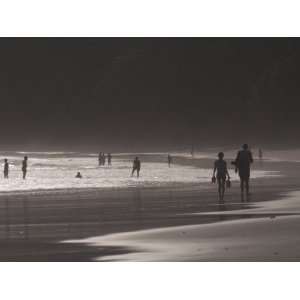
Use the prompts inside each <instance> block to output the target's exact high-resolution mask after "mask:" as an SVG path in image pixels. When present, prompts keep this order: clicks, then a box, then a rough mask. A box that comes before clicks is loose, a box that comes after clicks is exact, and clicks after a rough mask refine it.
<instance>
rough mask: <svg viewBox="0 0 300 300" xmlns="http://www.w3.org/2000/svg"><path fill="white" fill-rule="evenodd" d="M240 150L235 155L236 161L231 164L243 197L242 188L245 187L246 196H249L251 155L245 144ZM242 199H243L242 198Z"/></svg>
mask: <svg viewBox="0 0 300 300" xmlns="http://www.w3.org/2000/svg"><path fill="white" fill-rule="evenodd" d="M242 148H243V149H242V150H240V151H239V152H238V153H237V156H236V159H235V161H234V162H232V164H234V165H235V172H237V171H238V172H239V177H240V184H241V194H242V196H243V195H244V186H245V187H246V195H247V196H248V195H249V179H250V165H251V164H252V163H253V157H252V153H251V151H250V150H249V147H248V145H247V144H244V145H243V146H242ZM242 199H243V197H242Z"/></svg>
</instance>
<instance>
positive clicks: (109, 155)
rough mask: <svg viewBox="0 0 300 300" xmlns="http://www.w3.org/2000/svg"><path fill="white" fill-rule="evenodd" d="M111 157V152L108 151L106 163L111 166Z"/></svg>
mask: <svg viewBox="0 0 300 300" xmlns="http://www.w3.org/2000/svg"><path fill="white" fill-rule="evenodd" d="M111 158H112V156H111V153H108V154H107V163H108V165H109V166H111Z"/></svg>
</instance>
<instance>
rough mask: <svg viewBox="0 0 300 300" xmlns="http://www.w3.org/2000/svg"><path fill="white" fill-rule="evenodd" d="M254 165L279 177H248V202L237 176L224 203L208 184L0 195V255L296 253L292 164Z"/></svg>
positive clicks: (258, 256) (226, 256)
mask: <svg viewBox="0 0 300 300" xmlns="http://www.w3.org/2000/svg"><path fill="white" fill-rule="evenodd" d="M177 163H180V164H193V165H196V166H202V167H206V166H211V163H212V161H211V160H208V159H199V160H190V159H185V158H178V159H177ZM254 167H255V168H256V169H263V170H271V171H280V172H281V175H282V177H273V178H268V179H265V178H260V179H255V180H253V182H252V188H253V189H252V195H251V198H250V199H248V201H246V200H245V199H244V201H241V197H240V193H239V188H238V184H237V183H234V184H233V188H231V189H230V190H229V191H227V194H226V198H225V203H219V202H218V198H217V195H216V187H215V186H212V185H210V184H201V185H197V186H185V187H164V188H147V189H141V188H134V189H127V190H124V189H120V190H105V191H103V190H78V191H72V190H69V191H63V190H62V191H59V190H58V191H51V192H46V191H45V192H39V193H19V194H16V195H1V196H0V238H1V241H0V247H1V248H0V249H1V250H0V260H1V261H89V260H163V261H183V260H184V261H186V260H187V261H194V260H196V261H197V260H212V261H213V260H298V257H299V256H300V255H299V256H298V254H297V249H298V247H300V243H298V238H297V233H298V231H299V230H298V229H299V227H300V217H299V218H298V216H297V215H296V216H295V214H297V213H298V211H299V209H298V208H299V207H298V202H297V200H298V194H295V195H294V198H293V197H292V198H293V200H288V201H287V200H286V199H289V198H288V197H285V196H284V194H285V193H288V192H290V191H296V190H300V185H299V183H298V175H297V174H299V170H300V164H299V163H296V164H295V163H291V162H264V163H263V164H257V165H255V166H254ZM283 197H285V198H284V199H283V200H279V201H270V200H275V199H282V198H283ZM262 201H263V202H262ZM265 201H268V202H265ZM262 203H263V205H262ZM278 203H281V204H278ZM290 214H293V215H292V216H290ZM274 217H275V218H274ZM64 241H68V242H64ZM297 245H299V246H297ZM245 249H246V250H245ZM298 253H300V252H299V251H298Z"/></svg>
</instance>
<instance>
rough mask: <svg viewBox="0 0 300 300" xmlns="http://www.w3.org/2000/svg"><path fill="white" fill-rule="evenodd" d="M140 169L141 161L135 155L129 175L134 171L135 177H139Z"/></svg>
mask: <svg viewBox="0 0 300 300" xmlns="http://www.w3.org/2000/svg"><path fill="white" fill-rule="evenodd" d="M140 170H141V161H140V160H139V158H138V157H136V158H135V159H134V161H133V166H132V172H131V177H132V176H133V174H134V172H135V171H136V177H140Z"/></svg>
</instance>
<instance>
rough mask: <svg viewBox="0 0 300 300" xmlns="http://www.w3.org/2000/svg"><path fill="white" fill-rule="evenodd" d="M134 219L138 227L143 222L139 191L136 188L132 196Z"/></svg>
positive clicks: (141, 200)
mask: <svg viewBox="0 0 300 300" xmlns="http://www.w3.org/2000/svg"><path fill="white" fill-rule="evenodd" d="M133 199H134V211H135V219H136V221H137V223H138V224H139V225H141V224H142V222H143V199H142V197H141V190H140V189H139V188H137V189H136V190H135V191H134V194H133Z"/></svg>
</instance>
